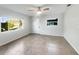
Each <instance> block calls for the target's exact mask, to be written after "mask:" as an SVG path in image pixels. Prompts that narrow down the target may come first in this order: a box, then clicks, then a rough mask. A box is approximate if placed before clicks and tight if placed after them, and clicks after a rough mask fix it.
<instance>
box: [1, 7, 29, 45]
mask: <svg viewBox="0 0 79 59" xmlns="http://www.w3.org/2000/svg"><path fill="white" fill-rule="evenodd" d="M1 16H12V17H14V16H15V17H17V18H18V17H19V18H21V19H22V20H23V27H22V28H20V29H17V30H14V31H9V32H0V46H1V45H3V44H6V43H8V42H10V41H13V40H15V39H18V38H20V37H22V36H25V35H27V34H29V33H30V32H31V23H30V17H29V16H25V15H23V14H20V13H17V12H14V11H11V10H9V9H6V8H2V7H0V17H1Z"/></svg>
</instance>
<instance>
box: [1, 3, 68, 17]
mask: <svg viewBox="0 0 79 59" xmlns="http://www.w3.org/2000/svg"><path fill="white" fill-rule="evenodd" d="M0 6H2V7H4V8H8V9H10V10H13V11H16V12H19V13H22V14H25V15H29V16H34V15H35V12H33V11H27V10H30V9H32V8H37V7H39V6H40V7H44V8H45V7H48V8H49V11H48V12H46V13H44V14H48V13H51V12H52V13H63V12H65V10H66V8H67V4H3V5H0Z"/></svg>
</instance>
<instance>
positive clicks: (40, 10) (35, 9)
mask: <svg viewBox="0 0 79 59" xmlns="http://www.w3.org/2000/svg"><path fill="white" fill-rule="evenodd" d="M27 11H32V12H36V13H37V14H41V13H43V12H47V11H49V8H48V7H46V8H42V7H36V8H33V9H30V10H27Z"/></svg>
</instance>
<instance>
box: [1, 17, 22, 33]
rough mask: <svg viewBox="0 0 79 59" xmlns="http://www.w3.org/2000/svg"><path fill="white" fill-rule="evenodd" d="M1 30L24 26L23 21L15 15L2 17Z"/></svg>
mask: <svg viewBox="0 0 79 59" xmlns="http://www.w3.org/2000/svg"><path fill="white" fill-rule="evenodd" d="M0 24H1V32H4V31H10V30H16V29H18V28H20V27H21V26H22V21H21V20H20V19H19V18H15V17H0Z"/></svg>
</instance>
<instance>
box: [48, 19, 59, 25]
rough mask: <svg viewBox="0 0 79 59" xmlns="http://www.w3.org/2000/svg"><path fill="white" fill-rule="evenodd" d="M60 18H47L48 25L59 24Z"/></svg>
mask: <svg viewBox="0 0 79 59" xmlns="http://www.w3.org/2000/svg"><path fill="white" fill-rule="evenodd" d="M57 22H58V19H57V18H56V19H50V20H47V26H50V25H57V24H58V23H57Z"/></svg>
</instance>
